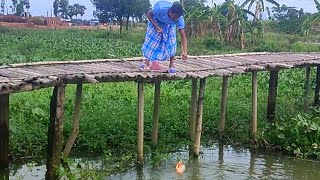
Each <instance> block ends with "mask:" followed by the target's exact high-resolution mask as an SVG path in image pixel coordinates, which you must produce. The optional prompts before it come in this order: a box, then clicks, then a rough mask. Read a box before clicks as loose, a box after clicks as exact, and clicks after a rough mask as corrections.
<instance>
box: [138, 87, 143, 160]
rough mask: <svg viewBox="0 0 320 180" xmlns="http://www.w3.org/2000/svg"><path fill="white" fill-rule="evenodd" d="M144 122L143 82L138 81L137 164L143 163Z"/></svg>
mask: <svg viewBox="0 0 320 180" xmlns="http://www.w3.org/2000/svg"><path fill="white" fill-rule="evenodd" d="M143 124H144V88H143V83H138V143H137V145H138V155H137V160H138V164H139V165H143V134H144V129H143Z"/></svg>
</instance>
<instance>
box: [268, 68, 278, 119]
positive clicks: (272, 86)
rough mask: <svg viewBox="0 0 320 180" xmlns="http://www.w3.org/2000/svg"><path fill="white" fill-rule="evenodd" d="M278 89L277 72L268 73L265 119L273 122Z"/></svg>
mask: <svg viewBox="0 0 320 180" xmlns="http://www.w3.org/2000/svg"><path fill="white" fill-rule="evenodd" d="M277 89H278V71H277V70H271V71H270V79H269V94H268V109H267V119H268V120H269V121H274V118H275V111H276V101H277Z"/></svg>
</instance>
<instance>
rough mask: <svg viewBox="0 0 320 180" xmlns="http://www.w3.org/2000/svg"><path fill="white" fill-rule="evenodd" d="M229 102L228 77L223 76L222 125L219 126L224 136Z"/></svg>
mask: <svg viewBox="0 0 320 180" xmlns="http://www.w3.org/2000/svg"><path fill="white" fill-rule="evenodd" d="M227 100H228V76H223V81H222V93H221V103H220V125H219V129H220V132H221V133H222V134H223V133H224V127H225V123H226V112H227Z"/></svg>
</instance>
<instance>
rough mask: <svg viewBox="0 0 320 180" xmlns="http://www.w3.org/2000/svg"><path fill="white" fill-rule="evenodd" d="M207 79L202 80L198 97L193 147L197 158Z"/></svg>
mask: <svg viewBox="0 0 320 180" xmlns="http://www.w3.org/2000/svg"><path fill="white" fill-rule="evenodd" d="M205 83H206V79H200V89H199V96H198V107H197V121H196V129H195V137H194V145H193V148H194V150H193V153H194V156H195V157H197V156H199V154H200V141H201V132H202V114H203V101H204V91H205Z"/></svg>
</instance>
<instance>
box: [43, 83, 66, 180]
mask: <svg viewBox="0 0 320 180" xmlns="http://www.w3.org/2000/svg"><path fill="white" fill-rule="evenodd" d="M64 101H65V86H64V85H62V86H56V87H54V89H53V95H52V97H51V102H50V122H49V128H48V153H47V172H46V179H47V180H54V179H57V178H58V177H57V173H56V172H57V168H58V167H59V166H60V163H61V162H60V158H61V157H60V155H61V151H62V139H63V119H64Z"/></svg>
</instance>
